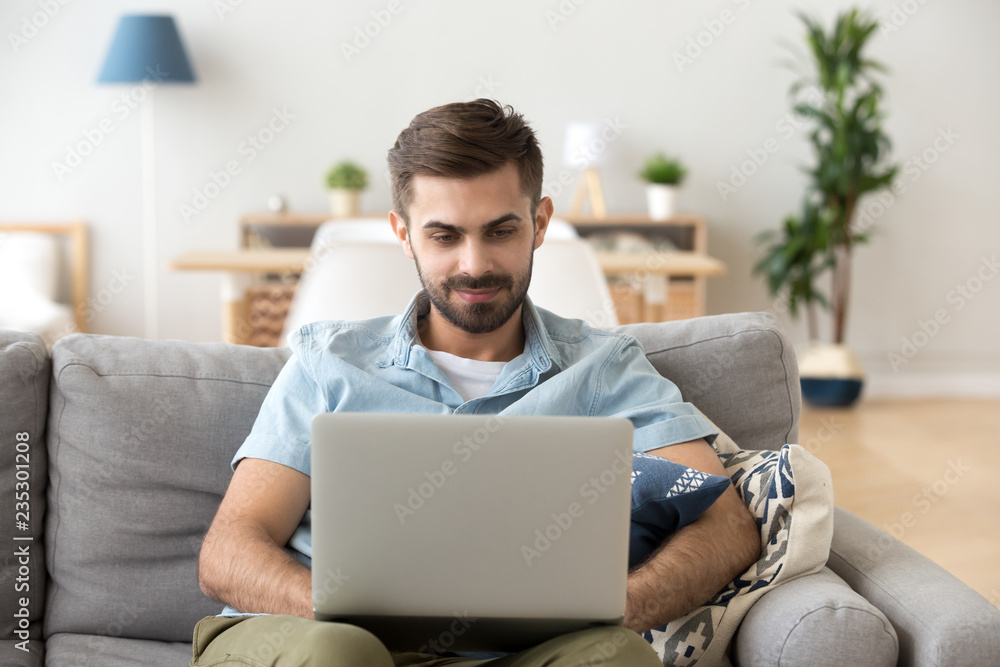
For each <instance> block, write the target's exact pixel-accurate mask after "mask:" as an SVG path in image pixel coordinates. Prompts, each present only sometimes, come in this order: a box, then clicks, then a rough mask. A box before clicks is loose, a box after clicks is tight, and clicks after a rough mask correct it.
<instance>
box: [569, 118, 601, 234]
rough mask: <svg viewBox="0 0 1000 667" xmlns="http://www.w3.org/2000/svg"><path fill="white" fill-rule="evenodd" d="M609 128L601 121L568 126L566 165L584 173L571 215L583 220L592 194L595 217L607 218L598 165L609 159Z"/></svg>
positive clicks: (592, 207)
mask: <svg viewBox="0 0 1000 667" xmlns="http://www.w3.org/2000/svg"><path fill="white" fill-rule="evenodd" d="M605 127H606V125H605V124H604V123H602V122H600V121H595V122H581V123H570V124H569V125H568V126H567V127H566V146H565V151H564V153H563V161H564V162H565V163H566V165H568V166H571V167H576V168H577V169H582V170H583V180H582V181H581V182H580V185H579V187H577V189H576V193H575V194H574V195H573V205H572V208H571V209H570V215H572V216H574V217H579V216H580V215H582V213H583V202H584V199H585V198H586V197H587V195H588V194H589V195H590V209H591V213H592V214H593V216H594V217H595V218H606V217H607V215H608V211H607V209H606V208H605V206H604V191H603V190H602V189H601V178H600V176H599V175H598V173H597V165H599V164H602V163H603V162H605V160H606V156H607V142H606V141H605V140H604V138H603V137H602V136H601V133H602V131H603V130H604V128H605Z"/></svg>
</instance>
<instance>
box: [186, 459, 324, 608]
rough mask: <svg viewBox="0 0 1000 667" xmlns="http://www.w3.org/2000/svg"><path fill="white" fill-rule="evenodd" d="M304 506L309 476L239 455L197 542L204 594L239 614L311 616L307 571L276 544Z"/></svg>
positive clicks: (286, 534)
mask: <svg viewBox="0 0 1000 667" xmlns="http://www.w3.org/2000/svg"><path fill="white" fill-rule="evenodd" d="M308 507H309V477H307V476H306V475H303V474H302V473H301V472H299V471H297V470H294V469H292V468H289V467H287V466H283V465H281V464H280V463H274V462H273V461H265V460H263V459H253V458H245V459H242V460H241V461H240V463H239V465H237V466H236V472H235V473H234V474H233V479H232V481H231V482H230V483H229V488H228V489H227V490H226V495H225V497H224V498H223V499H222V504H221V505H219V511H218V512H217V513H216V515H215V519H214V520H213V521H212V525H211V527H210V528H209V529H208V534H206V535H205V541H204V542H203V543H202V546H201V553H200V555H199V560H198V583H199V585H200V586H201V590H202V591H204V593H205V595H207V596H209V597H211V598H215V599H216V600H222V601H223V602H225V603H226V604H228V605H230V606H232V607H234V608H235V609H238V610H239V611H243V612H250V613H264V614H293V615H295V616H301V617H303V618H309V619H311V618H313V608H312V580H311V572H310V571H309V568H308V567H306V566H305V565H303V564H302V563H300V562H298V561H297V560H295V559H294V558H293V557H292V556H290V555H289V554H288V553H287V552H286V551H285V550H284V549H283V548H282V547H283V546H284V545H285V544H286V543H287V542H288V539H289V538H290V537H291V536H292V533H293V532H295V528H296V527H297V526H298V525H299V523H300V522H301V521H302V517H303V516H304V515H305V513H306V509H307V508H308Z"/></svg>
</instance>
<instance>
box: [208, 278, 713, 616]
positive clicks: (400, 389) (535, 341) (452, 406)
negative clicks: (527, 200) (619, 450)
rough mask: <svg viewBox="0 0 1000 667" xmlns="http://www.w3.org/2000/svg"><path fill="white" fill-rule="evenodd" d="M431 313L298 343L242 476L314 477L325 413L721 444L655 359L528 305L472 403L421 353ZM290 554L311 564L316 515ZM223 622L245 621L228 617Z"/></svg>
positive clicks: (420, 295)
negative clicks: (487, 385) (587, 423)
mask: <svg viewBox="0 0 1000 667" xmlns="http://www.w3.org/2000/svg"><path fill="white" fill-rule="evenodd" d="M429 310H430V300H429V299H428V298H427V294H426V293H425V292H424V291H423V290H421V291H419V292H417V293H416V294H415V295H414V296H413V298H412V299H411V300H410V303H409V305H408V306H407V309H406V311H405V312H404V313H403V314H402V315H395V316H385V317H376V318H374V319H370V320H363V321H356V322H348V321H340V320H336V321H323V322H313V323H311V324H306V325H305V326H303V327H301V328H300V329H298V330H297V331H295V332H294V333H292V335H291V336H290V337H289V344H290V346H291V349H292V356H291V357H290V358H289V359H288V362H287V363H286V364H285V366H284V367H283V368H282V369H281V372H280V373H279V374H278V377H277V378H276V379H275V381H274V384H273V385H272V386H271V390H270V391H269V392H268V394H267V396H266V397H265V398H264V403H263V404H262V405H261V408H260V413H259V414H258V415H257V420H256V421H255V422H254V425H253V428H252V429H251V431H250V435H248V436H247V438H246V440H245V441H244V442H243V445H242V446H241V447H240V448H239V450H238V451H237V452H236V455H235V456H234V457H233V461H232V467H233V470H235V469H236V465H237V463H238V462H239V461H240V459H242V458H245V457H250V458H259V459H267V460H269V461H274V462H277V463H281V464H283V465H286V466H288V467H290V468H294V469H295V470H298V471H300V472H302V473H304V474H306V475H309V474H310V457H309V454H310V452H309V446H310V442H309V441H310V431H311V427H312V418H313V416H315V415H316V414H318V413H320V412H338V411H340V412H393V413H434V414H504V415H579V416H596V417H625V418H627V419H629V420H630V421H631V422H632V425H633V426H634V428H635V431H634V439H633V445H632V447H633V450H634V451H636V452H646V451H649V450H651V449H657V448H658V447H663V446H666V445H673V444H677V443H681V442H687V441H689V440H696V439H698V438H705V439H706V440H708V442H709V444H711V443H712V442H713V441H714V440H715V438H716V437H717V436H718V434H719V433H718V431H716V430H715V429H713V428H712V426H711V424H709V423H708V421H706V420H705V419H704V418H703V417H701V415H699V414H698V413H697V411H696V410H695V409H694V406H692V405H691V404H690V403H685V402H684V401H683V400H682V398H681V394H680V391H679V390H678V389H677V386H676V385H675V384H674V383H673V382H671V381H670V380H669V379H667V378H665V377H663V376H662V375H660V373H659V372H658V371H657V370H656V369H655V368H654V367H653V365H652V364H651V363H650V362H649V360H648V359H646V355H645V352H644V351H643V349H642V347H641V346H640V345H639V342H638V341H637V340H636V339H635V337H633V336H630V335H626V334H620V333H612V332H610V331H606V330H603V329H595V328H593V327H591V326H589V325H588V324H587V323H586V322H584V321H583V320H575V319H566V318H564V317H559V316H558V315H556V314H554V313H552V312H549V311H547V310H545V309H544V308H537V307H535V305H534V304H533V303H532V302H531V299H530V298H528V297H525V300H524V305H523V307H522V308H521V312H522V317H521V321H522V322H523V324H524V333H525V346H524V351H523V352H522V353H521V354H520V355H518V356H517V357H515V358H514V359H512V360H511V361H509V362H507V364H506V365H505V366H504V367H503V370H502V371H501V372H500V375H499V376H497V379H496V381H495V382H494V383H493V387H492V388H491V389H490V391H489V392H488V393H487V394H486V395H485V396H480V397H477V398H473V399H471V400H469V401H464V400H463V399H462V397H461V396H460V395H459V393H458V392H457V391H456V390H455V388H454V387H452V385H451V383H450V382H449V381H448V378H447V377H446V376H445V374H444V373H443V372H442V371H441V370H440V369H439V368H438V367H437V366H436V365H435V364H434V361H433V360H432V359H431V356H430V354H428V352H427V350H426V349H425V348H423V347H421V346H419V345H417V346H415V345H414V344H415V343H417V342H419V340H418V337H417V323H418V321H419V319H420V318H422V317H424V316H426V314H427V313H428V312H429ZM287 549H288V551H289V552H290V553H291V554H292V555H293V556H295V557H296V558H297V559H298V560H299V561H300V562H302V563H304V564H306V565H309V564H310V563H311V558H312V547H311V542H310V512H309V511H307V512H306V514H305V516H304V517H303V520H302V523H301V524H300V525H299V526H298V528H297V529H296V531H295V533H294V534H293V535H292V538H291V539H290V540H289V544H288V547H287ZM222 615H226V616H238V615H242V614H241V612H238V611H236V610H235V609H233V608H232V607H228V606H227V607H226V608H225V610H224V611H223V612H222Z"/></svg>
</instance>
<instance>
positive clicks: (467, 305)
mask: <svg viewBox="0 0 1000 667" xmlns="http://www.w3.org/2000/svg"><path fill="white" fill-rule="evenodd" d="M413 193H414V197H413V203H412V204H411V206H410V211H409V217H410V225H409V229H408V230H406V229H405V228H403V224H402V221H401V220H396V219H395V215H393V216H392V217H393V218H394V222H393V228H394V229H395V230H396V233H397V236H399V237H400V240H401V241H402V242H403V248H404V250H405V251H406V254H407V255H409V256H410V257H411V258H413V260H414V261H415V262H416V265H417V273H418V275H419V276H420V282H421V284H422V285H423V287H424V289H425V290H426V291H427V294H428V296H429V297H430V301H431V304H432V305H433V306H434V308H436V309H437V311H438V312H439V313H440V314H441V315H442V316H443V317H444V318H445V319H446V320H447V321H448V322H450V323H451V324H452V325H453V326H455V327H457V328H459V329H461V330H463V331H465V332H468V333H473V334H481V333H488V332H491V331H495V330H496V329H498V328H500V327H501V326H502V325H503V324H504V323H506V322H507V321H508V320H509V319H510V318H511V316H513V315H514V313H516V312H518V308H519V307H520V306H521V304H522V303H523V302H524V297H525V295H526V294H527V292H528V285H529V283H530V282H531V266H532V256H533V253H534V249H535V248H536V247H538V246H539V245H541V242H542V238H543V237H544V227H545V225H546V224H547V222H548V221H547V219H546V220H544V221H543V223H542V228H541V229H536V228H535V227H536V226H535V225H533V224H532V223H533V220H532V217H531V202H530V200H529V198H528V197H527V196H526V195H524V194H523V193H522V192H521V187H520V179H519V178H518V173H517V169H516V167H515V166H514V165H513V164H507V165H506V166H504V167H503V168H501V169H499V170H497V171H495V172H492V173H489V174H485V175H483V176H477V177H475V178H469V179H451V178H441V177H435V176H415V177H414V179H413ZM400 228H403V229H402V232H401V231H400ZM401 234H402V235H401Z"/></svg>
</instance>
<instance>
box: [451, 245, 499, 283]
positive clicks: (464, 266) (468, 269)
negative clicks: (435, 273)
mask: <svg viewBox="0 0 1000 667" xmlns="http://www.w3.org/2000/svg"><path fill="white" fill-rule="evenodd" d="M458 269H459V271H461V272H462V273H464V274H467V275H470V276H472V277H474V278H478V277H479V276H481V275H483V274H485V273H489V272H490V271H492V270H493V259H492V258H491V257H490V253H489V250H488V249H487V248H485V247H484V246H483V244H481V243H478V242H476V241H473V240H467V241H466V242H465V243H464V244H463V245H462V248H461V256H460V257H459V261H458Z"/></svg>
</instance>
